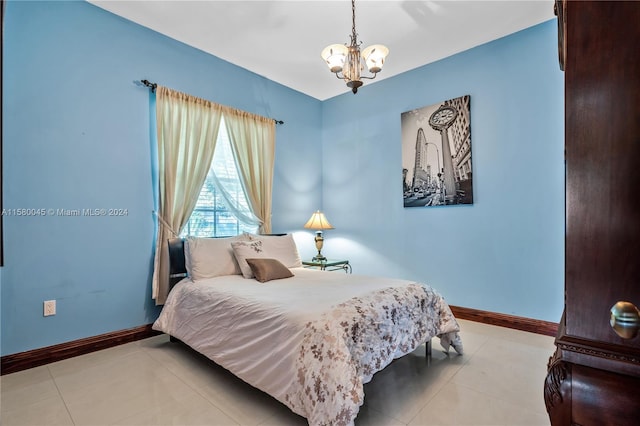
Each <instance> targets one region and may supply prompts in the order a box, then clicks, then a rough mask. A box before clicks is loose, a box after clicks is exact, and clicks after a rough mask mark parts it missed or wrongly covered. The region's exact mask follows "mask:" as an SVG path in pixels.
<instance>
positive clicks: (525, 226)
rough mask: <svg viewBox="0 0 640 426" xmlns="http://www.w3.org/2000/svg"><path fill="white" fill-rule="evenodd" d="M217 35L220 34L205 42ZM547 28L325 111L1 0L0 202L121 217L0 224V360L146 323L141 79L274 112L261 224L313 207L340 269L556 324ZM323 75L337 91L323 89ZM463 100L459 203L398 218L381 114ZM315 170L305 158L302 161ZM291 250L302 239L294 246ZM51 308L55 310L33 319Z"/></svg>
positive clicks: (137, 31)
mask: <svg viewBox="0 0 640 426" xmlns="http://www.w3.org/2000/svg"><path fill="white" fill-rule="evenodd" d="M221 42H223V41H221ZM555 44H556V39H555V27H554V24H553V23H552V22H548V23H545V24H542V25H539V26H536V27H534V28H531V29H528V30H525V31H522V32H520V33H517V34H515V35H512V36H509V37H506V38H504V39H501V40H498V41H495V42H492V43H489V44H486V45H483V46H480V47H478V48H475V49H472V50H469V51H467V52H463V53H461V54H458V55H455V56H452V57H450V58H447V59H445V60H442V61H440V62H437V63H434V64H431V65H428V66H425V67H422V68H419V69H416V70H413V71H411V72H408V73H405V74H402V75H400V76H396V77H394V78H390V79H387V80H383V81H380V82H377V83H375V84H368V85H365V87H363V88H362V89H361V90H360V92H359V93H358V95H356V96H353V95H351V94H350V93H349V94H345V95H341V96H338V97H335V98H332V99H330V100H328V101H325V102H320V101H318V100H315V99H312V98H310V97H308V96H305V95H302V94H300V93H298V92H296V91H293V90H291V89H288V88H286V87H283V86H281V85H278V84H277V83H274V82H271V81H269V80H266V79H265V78H263V77H260V76H258V75H256V74H253V73H250V72H248V71H246V70H243V69H241V68H238V67H236V66H234V65H231V64H229V63H227V62H225V61H222V60H220V59H218V58H215V57H213V56H211V55H207V54H205V53H203V52H201V51H199V50H197V49H193V48H190V47H188V46H185V45H184V44H181V43H179V42H176V41H174V40H172V39H169V38H167V37H164V36H162V35H159V34H158V33H155V32H153V31H151V30H148V29H146V28H143V27H141V26H138V25H136V24H132V23H131V22H129V21H126V20H124V19H122V18H119V17H117V16H115V15H112V14H110V13H108V12H106V11H103V10H102V9H99V8H97V7H95V6H93V5H90V4H88V3H85V2H46V1H44V2H15V1H9V3H8V5H7V9H6V16H5V57H4V88H5V91H4V94H3V107H4V114H5V115H4V129H3V137H4V179H5V193H4V197H5V198H4V207H5V208H14V209H16V208H44V209H49V208H53V209H59V208H60V209H82V208H126V209H127V210H128V215H127V216H124V217H98V218H96V217H52V216H46V217H15V216H7V217H5V218H4V220H5V222H4V223H5V250H6V251H5V267H4V268H3V269H2V272H1V273H2V275H1V279H2V280H1V282H0V285H1V287H2V305H1V315H2V321H1V322H2V326H1V327H2V328H1V339H2V348H1V353H2V354H3V355H6V354H12V353H16V352H20V351H24V350H29V349H34V348H40V347H45V346H48V345H52V344H56V343H61V342H65V341H70V340H75V339H79V338H83V337H88V336H94V335H97V334H101V333H106V332H110V331H115V330H121V329H126V328H130V327H136V326H139V325H142V324H148V323H150V322H152V321H153V320H154V319H155V318H156V316H157V314H158V308H157V307H156V306H154V304H153V301H152V300H151V299H150V286H151V284H150V281H151V264H152V259H153V245H154V219H153V217H152V214H151V211H152V210H153V208H154V194H153V190H152V182H153V180H152V176H153V173H155V170H154V168H153V167H152V163H153V144H152V141H151V135H152V134H153V128H152V127H153V125H152V123H151V122H150V117H151V116H153V110H152V96H151V95H150V94H149V91H148V90H147V89H146V88H143V87H139V86H137V85H136V84H135V83H134V81H135V80H139V79H141V78H147V79H149V80H152V81H156V82H159V83H160V84H163V85H166V86H168V87H172V88H174V89H177V90H181V91H184V92H187V93H191V94H193V95H196V96H200V97H202V98H206V99H210V100H213V101H215V102H219V103H221V104H225V105H230V106H233V107H236V108H240V109H244V110H247V111H251V112H255V113H258V114H262V115H265V116H271V117H277V118H279V119H282V120H284V121H285V122H286V123H285V125H283V126H278V128H277V148H276V170H275V179H274V199H273V228H274V231H276V232H293V231H301V225H302V224H303V223H304V222H305V221H306V220H307V219H308V217H309V216H310V214H311V212H313V211H314V210H315V209H316V208H323V210H324V211H325V212H326V213H327V215H328V217H329V219H330V220H331V221H332V223H333V224H334V226H336V228H337V229H336V230H334V231H330V232H328V233H327V241H326V243H325V249H324V251H325V252H326V253H327V254H329V255H331V256H333V257H341V256H345V257H347V258H349V259H350V260H351V263H352V264H353V265H354V270H355V272H357V273H369V274H380V275H387V276H399V277H405V278H410V279H416V280H420V281H423V282H427V283H429V284H432V285H433V286H434V287H436V288H437V289H438V290H439V291H440V292H441V293H443V294H444V295H445V297H446V298H447V299H448V301H449V303H451V304H454V305H459V306H465V307H470V308H476V309H485V310H490V311H496V312H504V313H509V314H516V315H522V316H526V317H531V318H539V319H545V320H549V321H558V320H559V317H560V313H561V308H562V292H563V267H564V265H563V258H564V255H563V253H564V240H563V237H564V186H563V184H564V177H563V176H564V175H563V170H564V169H563V127H562V126H563V124H562V123H563V110H562V108H563V86H562V74H561V73H560V71H559V70H558V66H557V62H556V58H555V54H556V50H555ZM336 84H340V83H339V82H336ZM465 94H469V95H471V103H472V111H471V116H472V144H473V147H472V149H473V168H474V169H473V172H474V192H475V193H474V205H473V206H460V207H456V206H453V207H440V208H431V209H418V208H412V209H405V208H403V207H402V195H401V190H400V188H401V187H400V180H401V145H400V114H401V113H402V112H404V111H407V110H411V109H415V108H419V107H422V106H426V105H431V104H433V103H436V102H440V101H442V100H444V99H449V98H452V97H457V96H461V95H465ZM319 158H320V159H322V161H318V159H319ZM296 239H298V241H299V243H300V242H301V243H302V244H300V250H301V252H302V254H303V256H310V255H311V254H312V253H313V247H312V243H311V242H310V241H311V239H312V234H311V233H308V232H299V233H298V234H297V235H296ZM48 299H56V300H57V302H58V314H57V315H56V316H54V317H47V318H44V317H43V316H42V302H43V301H44V300H48Z"/></svg>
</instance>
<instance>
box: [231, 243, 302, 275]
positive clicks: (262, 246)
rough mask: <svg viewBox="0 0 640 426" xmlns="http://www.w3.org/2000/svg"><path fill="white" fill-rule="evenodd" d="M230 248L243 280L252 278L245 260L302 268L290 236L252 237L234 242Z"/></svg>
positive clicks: (296, 249)
mask: <svg viewBox="0 0 640 426" xmlns="http://www.w3.org/2000/svg"><path fill="white" fill-rule="evenodd" d="M231 247H232V248H233V254H234V255H235V257H236V260H237V261H238V265H239V266H240V270H241V271H242V276H244V277H245V278H253V277H254V275H253V272H252V271H251V267H250V266H249V264H248V263H247V260H246V259H276V260H278V261H279V262H280V263H282V264H283V265H284V266H286V267H287V268H298V267H300V266H302V260H300V255H299V254H298V248H297V247H296V243H295V241H294V240H293V237H292V236H291V235H283V236H266V235H258V236H254V235H252V236H251V240H250V241H234V242H232V243H231Z"/></svg>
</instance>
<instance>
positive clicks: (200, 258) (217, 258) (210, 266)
mask: <svg viewBox="0 0 640 426" xmlns="http://www.w3.org/2000/svg"><path fill="white" fill-rule="evenodd" d="M248 239H249V238H248V237H247V236H245V235H238V236H236V237H228V238H197V237H187V238H186V240H185V243H184V257H185V266H186V268H187V272H188V273H189V276H190V277H191V279H192V280H193V281H197V280H203V279H206V278H213V277H219V276H221V275H240V274H241V270H240V267H239V266H238V262H237V261H236V259H235V256H234V255H233V249H232V248H231V243H232V242H234V241H247V240H248Z"/></svg>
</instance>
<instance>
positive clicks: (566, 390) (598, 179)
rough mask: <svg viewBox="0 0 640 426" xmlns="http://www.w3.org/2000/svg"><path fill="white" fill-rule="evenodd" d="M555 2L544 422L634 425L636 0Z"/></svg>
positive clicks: (638, 134)
mask: <svg viewBox="0 0 640 426" xmlns="http://www.w3.org/2000/svg"><path fill="white" fill-rule="evenodd" d="M555 8H556V14H557V15H558V35H559V37H558V41H559V56H560V67H561V68H562V69H563V70H564V74H565V156H566V157H565V158H566V188H565V191H566V236H565V247H566V249H565V250H566V251H565V257H566V266H565V271H566V272H565V308H564V314H563V316H562V319H561V321H560V325H559V330H558V335H557V337H556V341H555V344H556V352H555V353H554V354H553V356H552V357H551V359H550V360H549V365H548V374H547V377H546V380H545V384H544V397H545V403H546V408H547V412H548V413H549V418H550V420H551V424H552V425H574V424H577V425H583V426H588V425H598V426H600V425H618V426H621V425H640V332H638V327H639V322H640V321H639V319H638V309H637V307H638V306H640V1H575V0H557V1H556V4H555ZM618 302H623V303H618Z"/></svg>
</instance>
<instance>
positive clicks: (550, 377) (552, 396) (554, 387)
mask: <svg viewBox="0 0 640 426" xmlns="http://www.w3.org/2000/svg"><path fill="white" fill-rule="evenodd" d="M570 370H571V366H570V365H569V364H567V363H566V362H563V361H562V358H561V357H560V350H559V349H556V351H555V352H554V353H553V355H552V356H551V357H550V358H549V363H548V364H547V377H546V378H545V380H544V405H545V407H546V408H547V413H550V412H551V410H552V409H553V408H554V407H556V406H557V404H560V403H562V402H563V400H564V398H563V397H562V391H561V388H562V383H564V381H565V380H566V379H567V377H568V376H569V371H570Z"/></svg>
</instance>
